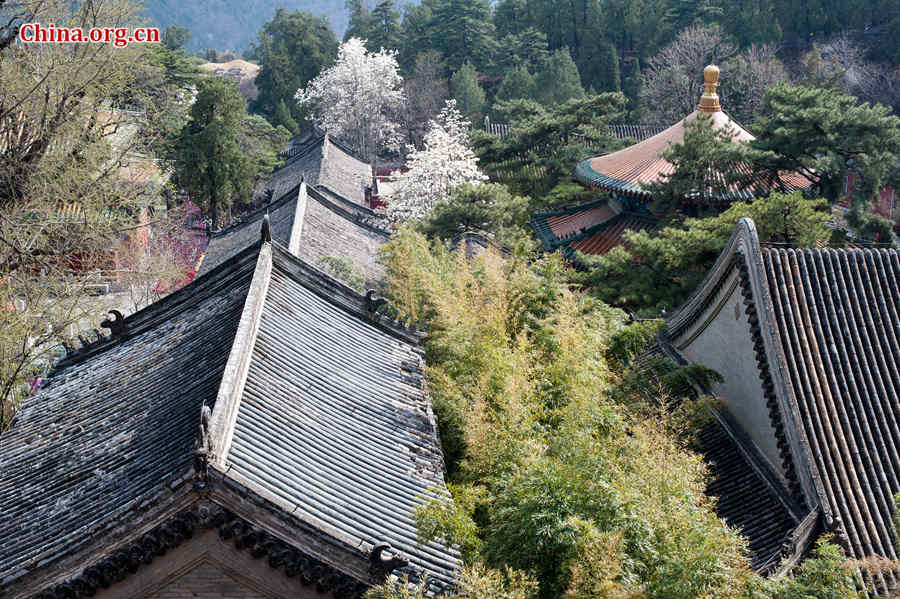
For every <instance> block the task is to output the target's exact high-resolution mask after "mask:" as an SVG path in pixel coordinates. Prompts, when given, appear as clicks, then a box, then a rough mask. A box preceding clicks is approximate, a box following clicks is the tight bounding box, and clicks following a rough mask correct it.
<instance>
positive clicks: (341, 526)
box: [221, 248, 454, 579]
mask: <svg viewBox="0 0 900 599" xmlns="http://www.w3.org/2000/svg"><path fill="white" fill-rule="evenodd" d="M310 276H314V277H318V276H320V275H318V274H315V271H313V270H311V269H309V267H307V266H306V265H304V264H303V263H301V262H299V261H297V260H295V259H293V257H291V256H289V255H288V253H287V252H284V251H283V250H279V249H277V248H276V250H275V255H274V261H273V267H272V273H271V278H270V281H269V286H268V289H267V291H266V297H265V301H264V304H263V307H262V310H261V315H260V317H259V330H258V334H257V337H256V340H255V344H254V348H253V354H252V357H251V362H250V366H249V370H248V372H247V378H246V386H245V387H244V390H243V394H242V396H241V398H240V406H239V408H238V412H237V417H236V419H235V424H234V429H233V430H234V432H233V438H232V442H231V446H230V450H229V451H228V454H227V455H226V456H223V457H222V460H223V462H222V464H221V468H224V469H225V470H226V471H227V472H228V476H230V477H233V478H234V479H235V480H238V481H240V482H242V483H244V484H246V485H247V486H248V487H250V488H252V489H254V490H256V491H257V492H259V493H260V494H261V495H263V496H266V497H268V498H270V499H271V500H272V501H274V502H275V503H277V504H278V505H280V506H281V507H282V508H283V509H284V510H285V511H288V512H292V513H294V514H295V515H296V517H298V518H300V519H302V520H304V521H306V522H309V523H312V524H314V525H316V526H317V527H320V528H321V529H323V530H326V531H333V533H332V534H333V535H335V536H339V537H340V538H343V540H344V542H346V543H348V544H350V545H352V546H360V545H361V544H367V545H370V546H371V545H373V544H375V543H378V542H388V543H390V545H391V546H392V547H394V548H396V549H399V550H400V551H402V552H403V553H404V554H405V555H407V556H408V557H409V558H410V560H411V562H413V563H415V564H416V565H418V566H419V567H423V568H425V569H426V570H428V571H429V572H431V573H432V574H434V575H438V576H443V577H444V578H446V579H449V578H450V577H451V576H452V569H453V565H454V559H453V558H452V556H451V555H449V554H448V552H447V550H446V548H444V547H442V546H441V545H439V544H437V543H430V544H429V545H427V546H420V545H419V544H418V542H417V540H416V528H415V524H414V523H413V520H412V510H413V509H414V507H415V506H416V505H418V504H419V503H421V501H422V500H423V499H422V498H423V497H429V496H431V497H441V496H446V490H445V488H444V483H443V458H442V456H441V453H440V451H439V449H438V447H437V445H436V443H435V438H436V437H435V435H436V433H435V428H434V427H435V422H434V417H433V415H432V413H431V409H430V406H429V403H428V400H427V398H426V396H425V392H424V387H423V379H422V372H421V368H422V365H423V359H422V354H421V350H420V348H419V346H418V345H417V344H411V343H409V342H408V341H406V340H404V339H401V338H398V337H397V336H396V335H393V334H391V333H389V332H387V331H385V330H383V329H380V328H377V327H375V326H373V325H372V324H370V323H369V322H367V321H366V319H364V318H359V317H357V316H355V315H348V313H347V311H346V308H345V307H342V306H340V305H336V304H334V303H332V301H330V299H329V298H326V297H323V296H322V295H319V294H318V293H317V292H316V290H315V289H312V288H310V286H309V284H308V282H307V281H306V280H307V278H308V277H310ZM342 294H343V295H345V296H346V298H347V300H348V301H350V302H357V303H359V302H362V301H364V298H362V297H361V296H355V295H353V294H351V293H350V292H349V291H344V292H343V293H342ZM361 305H362V304H361V303H360V306H361Z"/></svg>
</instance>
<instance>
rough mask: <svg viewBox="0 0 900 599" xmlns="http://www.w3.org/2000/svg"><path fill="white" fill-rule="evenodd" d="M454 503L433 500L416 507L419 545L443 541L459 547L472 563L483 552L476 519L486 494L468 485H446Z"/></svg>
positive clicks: (466, 559) (465, 558) (465, 557)
mask: <svg viewBox="0 0 900 599" xmlns="http://www.w3.org/2000/svg"><path fill="white" fill-rule="evenodd" d="M447 488H448V489H449V490H450V494H451V495H452V496H453V502H452V503H451V502H448V501H446V499H430V500H428V501H427V502H425V503H422V504H420V505H418V506H417V507H416V510H415V520H416V528H417V529H418V533H419V542H420V543H423V544H424V543H428V542H430V541H435V540H436V541H440V542H441V543H444V544H445V545H447V546H448V547H449V546H456V547H458V548H459V552H460V554H461V555H462V558H463V560H464V561H465V562H467V563H472V562H473V561H474V560H475V559H476V558H477V557H478V554H479V553H480V551H481V539H480V538H479V537H478V525H477V524H476V523H475V520H474V519H473V516H474V515H475V510H476V509H477V508H478V506H479V504H480V503H481V501H482V499H483V496H484V491H483V489H479V488H478V487H472V486H468V485H453V484H450V485H447Z"/></svg>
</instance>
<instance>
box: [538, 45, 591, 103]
mask: <svg viewBox="0 0 900 599" xmlns="http://www.w3.org/2000/svg"><path fill="white" fill-rule="evenodd" d="M537 94H538V99H539V100H540V102H541V103H542V104H544V105H546V106H555V105H559V104H563V103H565V102H567V101H568V100H571V99H579V98H583V97H584V95H585V94H584V88H583V87H582V86H581V76H580V75H579V74H578V67H577V66H575V61H574V60H572V55H571V54H570V53H569V49H568V48H560V49H558V50H556V51H555V52H553V53H552V54H551V55H550V57H549V58H548V59H547V60H545V61H544V63H543V64H542V65H541V70H540V71H539V72H538V75H537Z"/></svg>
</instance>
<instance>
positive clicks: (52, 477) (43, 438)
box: [0, 251, 257, 594]
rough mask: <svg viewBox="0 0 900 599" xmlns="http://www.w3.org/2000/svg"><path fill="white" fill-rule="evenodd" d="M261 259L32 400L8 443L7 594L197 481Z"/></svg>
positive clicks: (1, 541)
mask: <svg viewBox="0 0 900 599" xmlns="http://www.w3.org/2000/svg"><path fill="white" fill-rule="evenodd" d="M256 253H257V252H255V251H248V252H244V253H243V254H241V255H238V256H236V257H235V258H234V260H232V262H231V263H230V264H229V266H227V267H225V270H221V269H220V270H219V271H216V272H214V273H211V274H210V275H208V276H206V277H202V278H200V279H198V280H197V281H196V282H194V283H192V284H191V285H189V286H187V287H185V288H184V289H182V290H180V291H178V292H176V293H174V294H172V295H170V296H169V297H167V298H165V299H163V300H161V301H159V302H157V303H155V304H153V305H152V306H150V307H149V308H147V309H145V310H142V311H141V312H138V313H136V314H134V315H132V316H131V317H129V318H128V319H126V323H127V327H128V329H129V332H130V337H129V338H128V339H126V340H123V341H119V342H117V341H113V340H109V341H106V342H104V344H102V345H101V346H100V347H99V348H98V349H97V351H95V353H94V354H93V355H91V356H88V357H86V358H85V359H83V360H77V358H76V359H73V360H72V362H73V363H71V364H69V365H64V364H63V365H60V367H58V368H57V371H56V372H55V374H54V375H53V376H52V377H51V378H50V380H49V384H48V385H47V386H45V388H43V389H42V390H41V391H40V392H39V393H37V394H36V395H34V396H33V397H29V398H27V399H25V400H23V404H22V409H21V411H20V412H19V414H18V415H17V416H16V420H15V422H14V424H13V427H12V428H11V429H10V430H9V431H7V432H5V433H4V434H3V435H2V436H0V514H2V516H0V594H2V587H3V586H4V583H5V582H8V581H10V580H11V579H14V578H18V577H20V576H21V575H22V574H24V573H26V572H27V571H29V570H31V569H32V568H35V567H37V566H40V565H41V564H43V563H44V562H48V561H52V560H54V559H55V558H56V557H58V556H60V555H64V554H66V553H69V552H71V551H75V550H76V549H77V548H78V547H79V546H80V545H83V544H85V543H87V542H89V541H91V539H92V538H97V537H100V536H102V535H103V534H104V532H105V531H107V530H108V529H109V528H110V527H113V526H114V525H115V524H116V522H117V521H118V520H119V519H120V518H122V517H123V516H124V515H126V514H127V513H129V512H130V511H132V510H134V508H135V507H136V505H138V504H140V503H141V502H143V501H145V500H149V499H151V498H152V497H154V496H156V495H159V494H161V493H163V494H164V493H165V490H166V488H167V486H168V485H169V484H170V483H172V482H173V481H175V480H176V479H177V478H178V477H183V476H184V475H185V473H186V472H187V471H188V470H189V469H190V467H191V463H192V459H193V456H192V451H193V449H194V443H195V440H196V436H197V425H198V423H199V421H200V410H201V406H202V405H203V403H204V402H205V403H207V404H208V405H212V403H213V402H214V401H215V398H216V392H217V391H218V388H219V382H220V380H221V376H222V371H223V369H224V367H225V360H226V358H227V357H228V350H229V348H230V347H231V343H232V339H233V338H234V335H235V330H236V328H237V323H238V319H239V318H240V315H241V310H242V308H243V305H244V298H245V297H246V293H247V289H248V287H249V284H250V278H251V275H252V274H253V269H254V267H255V264H256ZM104 347H105V349H103V348H104Z"/></svg>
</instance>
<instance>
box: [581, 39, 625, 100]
mask: <svg viewBox="0 0 900 599" xmlns="http://www.w3.org/2000/svg"><path fill="white" fill-rule="evenodd" d="M581 79H582V81H583V82H584V83H585V84H586V85H589V86H591V87H593V88H595V89H597V90H598V91H604V92H619V91H622V77H621V73H620V71H619V54H618V52H616V47H615V46H613V45H612V44H611V43H610V42H608V41H605V40H599V41H598V43H597V44H596V50H595V51H593V52H590V55H589V59H588V60H587V62H586V63H583V64H582V66H581Z"/></svg>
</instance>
